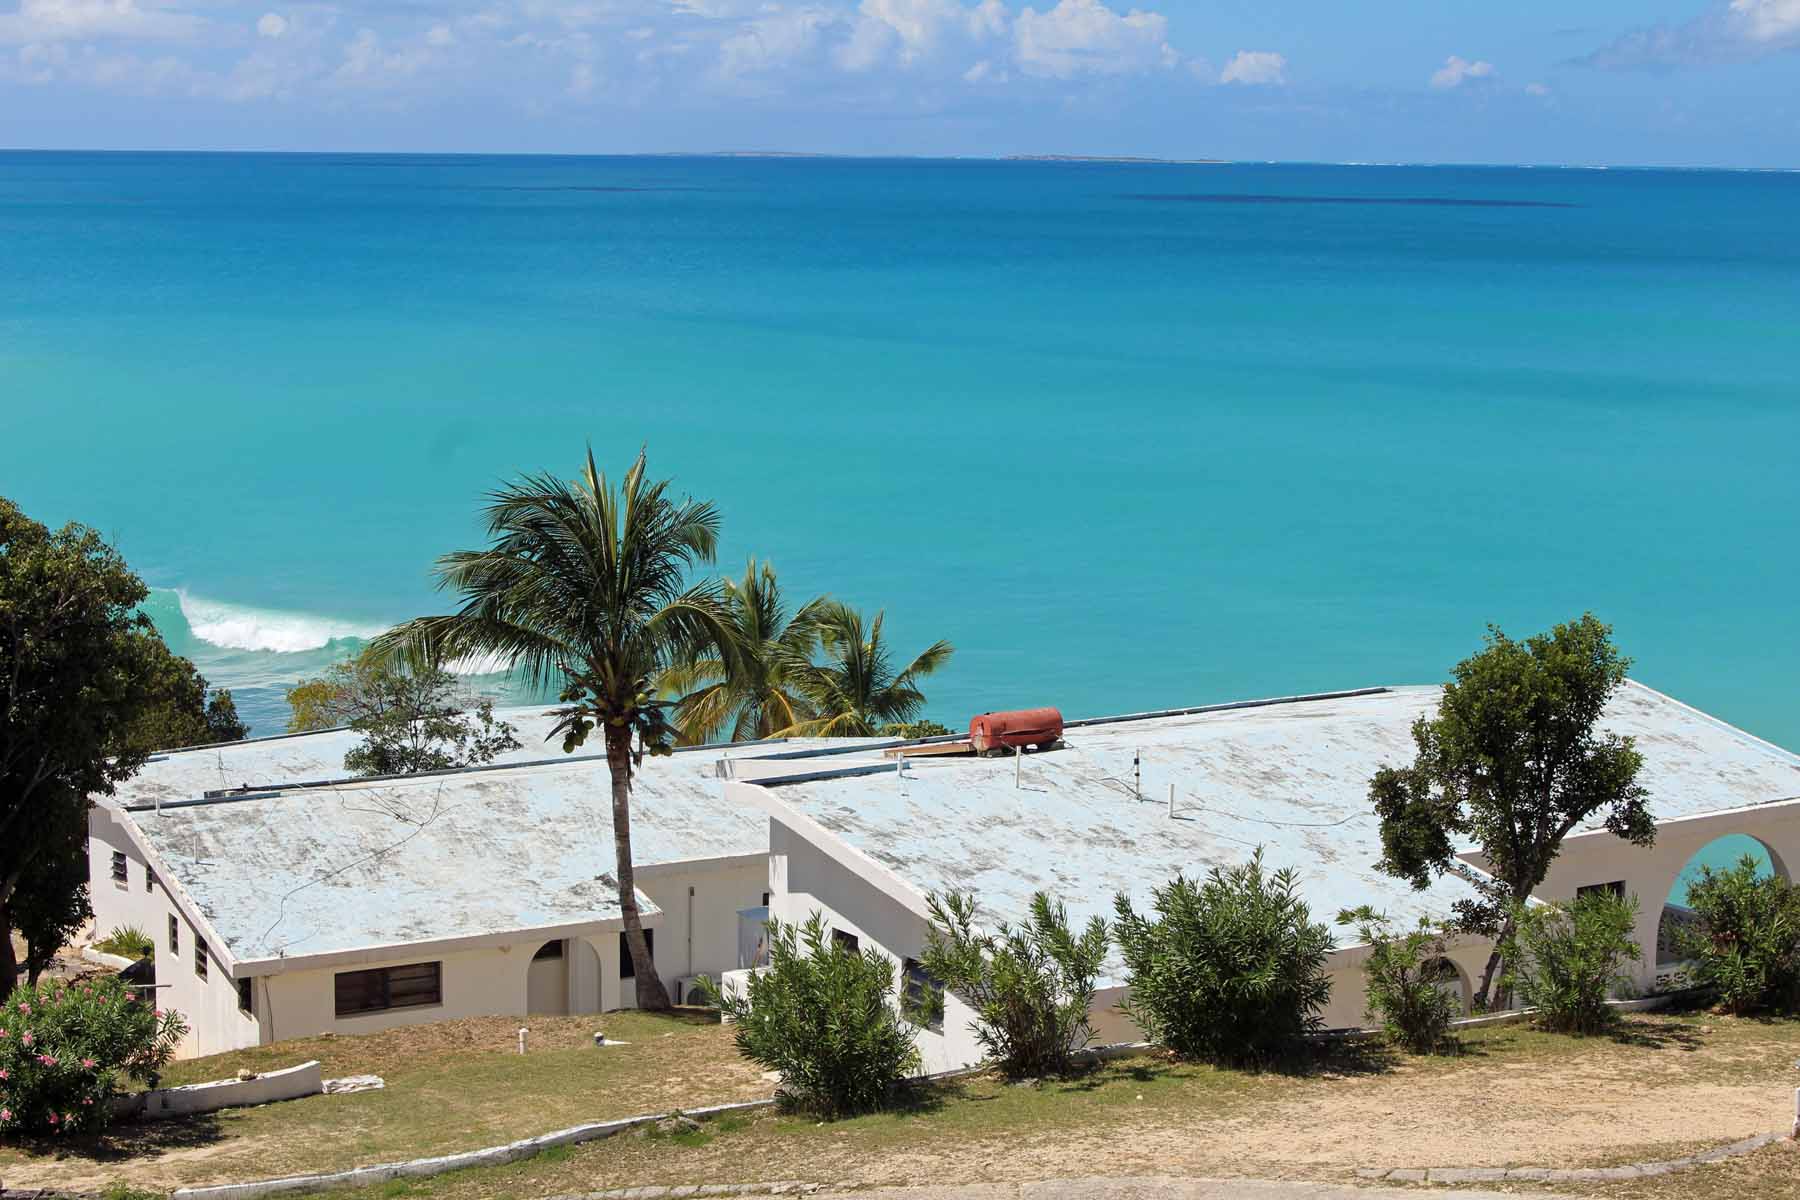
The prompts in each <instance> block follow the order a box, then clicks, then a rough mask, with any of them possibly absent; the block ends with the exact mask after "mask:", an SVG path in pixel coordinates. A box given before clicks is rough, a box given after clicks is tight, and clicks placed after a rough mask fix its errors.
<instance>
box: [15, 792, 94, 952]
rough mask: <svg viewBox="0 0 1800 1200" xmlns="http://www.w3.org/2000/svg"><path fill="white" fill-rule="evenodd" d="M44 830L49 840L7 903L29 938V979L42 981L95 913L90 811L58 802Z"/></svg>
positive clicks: (46, 814) (45, 816)
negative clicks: (90, 875) (89, 847)
mask: <svg viewBox="0 0 1800 1200" xmlns="http://www.w3.org/2000/svg"><path fill="white" fill-rule="evenodd" d="M42 819H43V821H44V822H45V824H44V825H43V826H42V827H41V828H40V829H39V830H38V836H39V838H40V840H41V843H42V846H43V853H42V854H41V855H39V857H38V858H37V859H35V860H34V861H33V862H32V863H31V864H30V865H29V866H27V867H26V868H25V870H24V872H23V873H22V874H21V875H20V876H19V886H18V887H17V888H16V889H15V890H14V891H13V894H12V899H11V900H10V902H9V903H8V904H7V913H8V916H9V918H10V919H11V923H12V927H13V928H14V929H16V930H17V931H18V933H19V936H20V937H21V938H22V939H24V942H25V963H24V966H25V979H26V982H28V983H36V982H37V981H38V976H39V975H41V974H43V972H44V971H45V969H46V968H48V967H49V966H50V964H51V962H52V961H53V960H54V959H55V958H56V952H57V951H58V950H60V949H62V948H63V947H64V946H65V945H67V944H68V942H69V939H70V938H71V937H73V936H74V935H75V932H76V931H77V930H78V929H80V928H81V927H82V926H84V925H86V924H87V923H88V921H89V920H91V919H92V918H93V915H94V910H93V907H92V906H91V905H90V904H89V902H88V860H87V813H86V811H85V809H84V808H79V807H77V806H75V805H72V804H58V805H54V806H52V807H51V808H49V809H48V811H45V812H44V814H43V818H42Z"/></svg>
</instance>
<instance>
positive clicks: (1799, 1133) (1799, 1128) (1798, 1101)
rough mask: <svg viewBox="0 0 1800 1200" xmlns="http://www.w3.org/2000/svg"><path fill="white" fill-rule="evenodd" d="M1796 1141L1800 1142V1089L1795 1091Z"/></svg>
mask: <svg viewBox="0 0 1800 1200" xmlns="http://www.w3.org/2000/svg"><path fill="white" fill-rule="evenodd" d="M1794 1140H1795V1141H1797V1142H1800V1088H1795V1089H1794Z"/></svg>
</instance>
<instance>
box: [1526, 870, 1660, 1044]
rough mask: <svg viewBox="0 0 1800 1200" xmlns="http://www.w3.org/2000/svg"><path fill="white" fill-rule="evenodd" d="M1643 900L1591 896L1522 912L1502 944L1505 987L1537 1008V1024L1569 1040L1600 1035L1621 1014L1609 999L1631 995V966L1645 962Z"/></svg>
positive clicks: (1605, 894)
mask: <svg viewBox="0 0 1800 1200" xmlns="http://www.w3.org/2000/svg"><path fill="white" fill-rule="evenodd" d="M1637 911H1638V902H1637V897H1636V896H1633V897H1631V898H1630V899H1628V900H1627V899H1623V898H1621V897H1618V896H1615V895H1613V894H1612V893H1611V892H1608V891H1595V892H1590V893H1588V894H1587V895H1585V896H1579V897H1577V898H1576V899H1575V900H1574V901H1558V902H1556V903H1550V904H1533V905H1529V906H1519V907H1515V908H1514V909H1513V910H1512V925H1513V932H1512V933H1511V934H1509V935H1508V936H1507V937H1506V938H1505V939H1504V940H1503V941H1502V942H1501V947H1500V953H1501V956H1502V957H1503V958H1504V959H1505V961H1506V972H1505V974H1504V975H1503V976H1502V985H1503V986H1504V987H1505V988H1507V989H1510V990H1513V991H1515V992H1516V993H1517V995H1518V998H1519V1000H1520V1001H1521V1002H1523V1003H1524V1004H1526V1005H1528V1006H1535V1007H1536V1008H1537V1009H1538V1010H1539V1011H1538V1016H1537V1023H1538V1024H1539V1025H1542V1026H1543V1027H1544V1028H1546V1029H1553V1030H1556V1031H1558V1032H1561V1033H1596V1032H1598V1031H1600V1030H1602V1029H1605V1028H1606V1027H1607V1026H1609V1025H1611V1024H1612V1022H1613V1020H1614V1018H1615V1015H1616V1014H1615V1013H1614V1012H1613V1010H1612V1009H1611V1008H1609V1007H1608V1006H1607V1003H1606V999H1607V997H1608V996H1609V995H1611V994H1612V992H1613V991H1614V990H1615V989H1618V988H1623V987H1628V986H1629V985H1630V982H1631V980H1630V977H1629V976H1628V975H1626V974H1625V973H1624V970H1623V966H1624V964H1625V963H1626V962H1628V961H1631V960H1635V959H1636V958H1637V956H1638V944H1637V943H1636V942H1634V941H1633V940H1632V938H1631V934H1632V930H1633V929H1634V928H1635V927H1636V925H1637Z"/></svg>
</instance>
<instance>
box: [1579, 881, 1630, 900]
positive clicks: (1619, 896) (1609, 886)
mask: <svg viewBox="0 0 1800 1200" xmlns="http://www.w3.org/2000/svg"><path fill="white" fill-rule="evenodd" d="M1599 892H1611V893H1612V896H1613V899H1615V900H1623V899H1624V898H1625V881H1624V880H1623V879H1615V880H1613V881H1612V882H1611V883H1590V884H1588V885H1587V886H1586V887H1578V888H1576V889H1575V898H1576V899H1577V900H1579V899H1581V898H1582V897H1583V896H1592V895H1595V894H1596V893H1599Z"/></svg>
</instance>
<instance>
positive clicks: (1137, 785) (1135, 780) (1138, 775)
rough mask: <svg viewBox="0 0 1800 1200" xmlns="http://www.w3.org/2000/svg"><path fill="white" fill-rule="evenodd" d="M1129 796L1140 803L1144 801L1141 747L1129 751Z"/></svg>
mask: <svg viewBox="0 0 1800 1200" xmlns="http://www.w3.org/2000/svg"><path fill="white" fill-rule="evenodd" d="M1131 798H1132V799H1133V800H1136V801H1137V802H1138V803H1140V804H1142V803H1143V801H1144V751H1143V748H1142V747H1139V748H1138V749H1136V750H1133V751H1132V752H1131Z"/></svg>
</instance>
